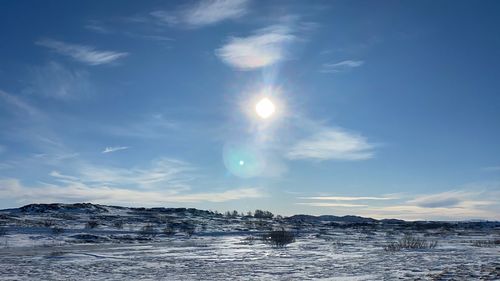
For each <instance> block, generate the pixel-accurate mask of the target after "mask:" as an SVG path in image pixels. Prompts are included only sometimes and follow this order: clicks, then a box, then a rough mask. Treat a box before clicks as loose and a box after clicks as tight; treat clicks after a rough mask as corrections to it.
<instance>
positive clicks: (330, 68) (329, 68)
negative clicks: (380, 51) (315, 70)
mask: <svg viewBox="0 0 500 281" xmlns="http://www.w3.org/2000/svg"><path fill="white" fill-rule="evenodd" d="M364 63H365V62H364V61H362V60H344V61H341V62H336V63H325V64H323V66H322V68H321V70H320V72H323V73H337V72H344V71H348V70H351V69H353V68H357V67H360V66H362V65H363V64H364Z"/></svg>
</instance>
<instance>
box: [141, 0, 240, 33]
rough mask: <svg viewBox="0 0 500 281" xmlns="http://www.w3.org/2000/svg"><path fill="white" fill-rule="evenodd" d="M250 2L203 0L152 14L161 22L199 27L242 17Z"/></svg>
mask: <svg viewBox="0 0 500 281" xmlns="http://www.w3.org/2000/svg"><path fill="white" fill-rule="evenodd" d="M248 2H249V1H248V0H203V1H199V2H197V3H195V4H191V5H187V6H184V7H182V8H180V9H178V10H176V11H173V12H171V11H163V10H158V11H153V12H151V15H152V16H153V17H155V18H156V19H157V20H158V21H159V22H160V23H166V24H168V25H171V26H181V27H187V28H198V27H202V26H207V25H213V24H216V23H219V22H222V21H225V20H229V19H236V18H239V17H242V16H243V15H245V14H246V13H247V8H248Z"/></svg>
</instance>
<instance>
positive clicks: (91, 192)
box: [0, 178, 265, 206]
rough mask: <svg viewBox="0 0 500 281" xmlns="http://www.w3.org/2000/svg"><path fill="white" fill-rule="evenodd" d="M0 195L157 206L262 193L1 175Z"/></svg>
mask: <svg viewBox="0 0 500 281" xmlns="http://www.w3.org/2000/svg"><path fill="white" fill-rule="evenodd" d="M0 185H1V186H2V189H0V196H1V197H2V198H9V199H13V200H16V201H17V202H19V203H31V202H33V201H36V202H40V203H51V202H66V203H73V202H88V201H90V202H93V203H97V204H117V205H135V206H158V205H162V204H165V203H200V202H213V203H220V202H227V201H233V200H240V199H249V198H260V197H263V196H265V195H264V193H263V192H262V191H261V190H260V189H259V188H252V187H246V188H234V189H228V190H224V191H217V192H202V193H201V192H198V193H196V192H193V193H174V192H169V191H164V190H148V191H144V190H133V189H126V188H119V187H109V186H96V185H87V184H84V183H81V182H77V181H72V180H71V179H67V180H65V181H64V182H62V183H59V184H47V183H45V184H42V185H40V186H36V187H34V186H25V185H23V184H22V183H21V182H20V181H19V180H18V179H12V178H9V179H0Z"/></svg>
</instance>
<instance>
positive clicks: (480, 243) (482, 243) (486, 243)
mask: <svg viewBox="0 0 500 281" xmlns="http://www.w3.org/2000/svg"><path fill="white" fill-rule="evenodd" d="M472 246H474V247H495V246H500V239H493V240H476V241H472Z"/></svg>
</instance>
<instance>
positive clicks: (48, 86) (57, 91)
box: [24, 62, 94, 100]
mask: <svg viewBox="0 0 500 281" xmlns="http://www.w3.org/2000/svg"><path fill="white" fill-rule="evenodd" d="M29 84H30V85H29V87H27V88H26V89H25V90H24V91H25V92H26V93H29V94H38V95H41V96H44V97H48V98H54V99H59V100H70V99H74V98H77V97H84V96H87V95H90V94H91V93H92V92H94V87H93V86H92V83H91V82H90V79H89V74H88V72H86V71H82V70H75V69H69V68H67V67H65V66H63V65H62V64H60V63H57V62H48V63H47V64H45V65H43V66H39V67H33V68H32V69H31V80H30V83H29Z"/></svg>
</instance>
